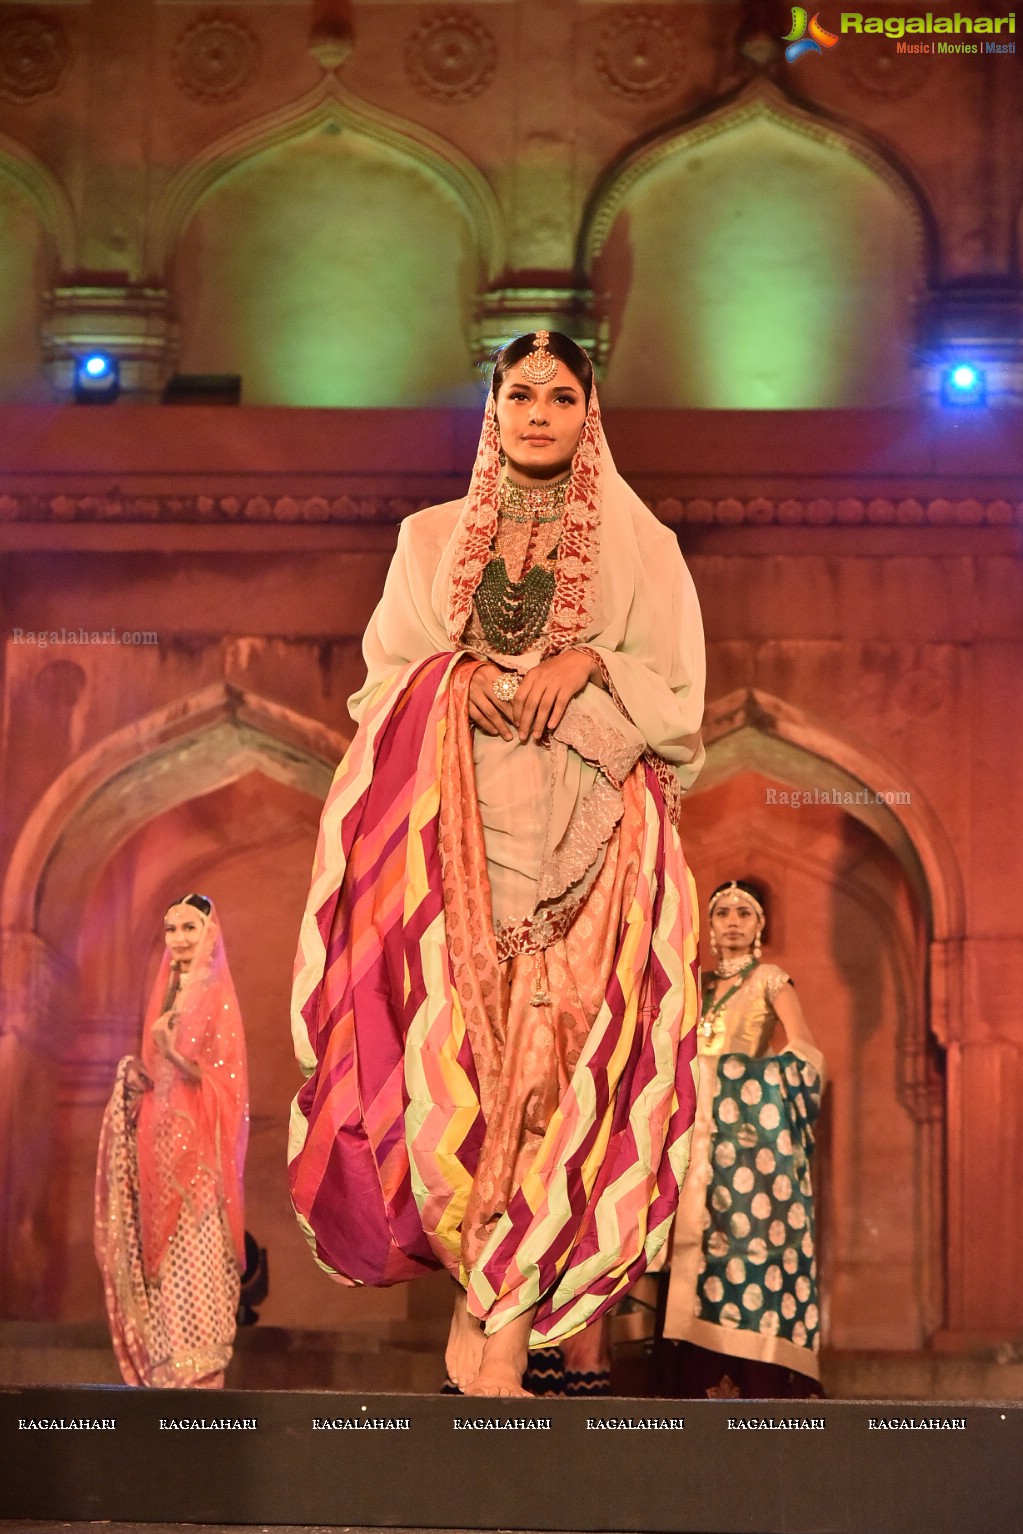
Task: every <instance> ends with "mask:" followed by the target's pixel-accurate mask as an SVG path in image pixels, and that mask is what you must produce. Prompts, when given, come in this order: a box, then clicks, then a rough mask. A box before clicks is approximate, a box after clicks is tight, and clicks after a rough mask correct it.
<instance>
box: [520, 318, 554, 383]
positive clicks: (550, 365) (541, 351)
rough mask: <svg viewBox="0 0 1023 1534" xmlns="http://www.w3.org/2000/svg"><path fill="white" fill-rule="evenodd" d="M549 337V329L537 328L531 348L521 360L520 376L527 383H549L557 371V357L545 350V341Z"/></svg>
mask: <svg viewBox="0 0 1023 1534" xmlns="http://www.w3.org/2000/svg"><path fill="white" fill-rule="evenodd" d="M550 338H551V333H550V331H549V330H538V331H537V332H536V339H535V340H534V342H533V350H532V351H531V352H530V353H529V355H528V356H527V357H524V358H523V360H522V376H523V378H524V379H526V381H527V382H528V383H531V384H545V383H550V381H551V379H552V378H553V377H554V375H555V373H556V372H557V371H558V359H557V357H554V356H552V355H551V353H550V352H549V351H548V350H547V342H548V341H549V340H550Z"/></svg>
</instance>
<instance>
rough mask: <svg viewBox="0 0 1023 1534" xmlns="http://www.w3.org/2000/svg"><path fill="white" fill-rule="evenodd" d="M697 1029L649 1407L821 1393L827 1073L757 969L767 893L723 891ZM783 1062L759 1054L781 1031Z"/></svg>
mask: <svg viewBox="0 0 1023 1534" xmlns="http://www.w3.org/2000/svg"><path fill="white" fill-rule="evenodd" d="M708 914H709V919H710V936H711V944H712V946H713V947H714V951H715V952H716V954H717V956H718V964H717V968H716V969H715V970H714V971H713V972H712V973H711V974H710V975H708V976H707V977H706V980H705V985H704V992H703V1012H702V1016H701V1020H700V1027H699V1054H700V1097H699V1108H698V1110H697V1117H696V1130H695V1132H694V1135H693V1150H692V1161H691V1164H690V1169H689V1176H688V1178H687V1180H686V1184H685V1187H684V1189H683V1192H682V1200H681V1203H680V1205H679V1212H678V1217H677V1219H676V1222H675V1230H674V1234H673V1238H672V1257H671V1279H670V1284H669V1287H668V1294H667V1306H666V1311H665V1314H664V1318H663V1329H661V1328H659V1334H658V1337H657V1339H656V1340H655V1343H654V1354H653V1363H652V1376H651V1388H652V1390H653V1393H654V1394H655V1395H663V1396H685V1397H689V1398H699V1397H702V1396H760V1397H765V1396H766V1397H770V1396H779V1397H789V1396H794V1397H798V1396H814V1395H819V1394H820V1388H819V1386H818V1384H817V1381H818V1379H819V1368H818V1347H819V1343H820V1314H819V1308H818V1300H817V1262H816V1256H815V1252H814V1210H813V1184H812V1180H811V1167H812V1160H813V1145H814V1124H815V1122H816V1119H817V1114H818V1111H819V1109H820V1099H821V1091H822V1088H823V1084H824V1082H823V1072H824V1062H823V1058H822V1056H821V1054H820V1052H819V1051H818V1050H817V1048H816V1047H815V1045H814V1041H813V1036H812V1034H811V1032H810V1028H809V1025H808V1024H807V1021H806V1018H805V1017H804V1016H803V1009H802V1007H801V1006H800V1004H799V998H798V997H797V995H796V992H795V987H794V986H793V984H792V981H791V979H790V978H789V976H788V975H787V974H786V973H785V971H784V970H783V969H780V968H779V967H778V965H777V964H767V963H764V962H762V960H761V958H760V947H761V941H762V939H763V936H764V929H765V908H764V896H763V892H762V891H761V890H760V889H759V888H758V887H757V886H756V885H755V884H751V883H748V882H747V881H746V880H732V881H731V882H730V883H728V884H722V885H720V886H719V887H718V889H716V890H715V891H714V893H713V895H712V896H711V899H710V906H709V913H708ZM779 1024H780V1025H781V1027H782V1029H783V1030H784V1033H785V1044H784V1047H783V1049H782V1051H781V1053H780V1054H769V1053H768V1051H769V1050H770V1049H771V1047H772V1035H773V1034H774V1032H775V1029H776V1028H777V1027H778V1025H779Z"/></svg>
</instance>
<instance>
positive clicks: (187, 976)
mask: <svg viewBox="0 0 1023 1534" xmlns="http://www.w3.org/2000/svg"><path fill="white" fill-rule="evenodd" d="M164 938H165V943H166V947H165V951H164V955H163V959H162V962H161V965H160V971H159V974H158V975H157V978H156V983H155V985H154V987H153V991H152V994H151V996H150V999H149V1006H148V1007H147V1008H146V1016H145V1024H144V1027H143V1034H142V1058H141V1060H139V1059H137V1058H136V1057H135V1056H131V1055H129V1056H126V1057H125V1059H123V1060H122V1061H121V1062H120V1064H119V1066H118V1068H117V1080H116V1083H115V1086H114V1092H113V1096H112V1097H111V1099H110V1102H109V1103H108V1105H107V1109H106V1112H105V1114H104V1117H103V1127H102V1130H101V1134H100V1146H99V1160H98V1164H97V1175H96V1210H95V1247H96V1257H97V1260H98V1262H99V1266H100V1272H101V1273H102V1275H103V1290H104V1294H105V1297H106V1306H107V1314H108V1317H109V1321H110V1331H111V1336H112V1338H113V1344H114V1352H115V1353H116V1355H117V1362H118V1365H119V1366H120V1370H121V1374H122V1376H123V1378H124V1379H125V1381H126V1382H127V1383H128V1384H129V1385H152V1386H159V1387H163V1388H168V1387H185V1386H193V1387H198V1388H203V1389H216V1388H218V1387H220V1386H222V1385H223V1383H224V1370H225V1369H226V1367H227V1364H228V1362H229V1360H230V1357H231V1351H232V1347H233V1344H234V1333H235V1315H236V1312H237V1308H238V1293H239V1286H240V1277H239V1276H240V1274H241V1271H242V1269H243V1267H244V1264H245V1225H244V1209H243V1197H242V1172H243V1167H244V1162H245V1147H246V1143H247V1139H248V1084H247V1073H246V1062H245V1037H244V1033H243V1031H242V1020H241V1014H240V1012H239V1010H238V1000H237V997H236V996H235V991H234V986H233V984H232V983H231V974H230V971H229V969H228V967H227V958H226V956H225V953H224V943H223V938H222V936H221V932H220V925H219V923H218V921H217V916H216V912H215V910H214V909H213V905H212V902H211V901H209V900H208V899H207V898H206V896H205V895H187V896H185V897H184V899H182V900H181V901H178V902H176V903H175V904H174V905H172V906H171V907H170V909H169V910H168V911H167V914H166V916H165V917H164Z"/></svg>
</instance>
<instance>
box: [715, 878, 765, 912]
mask: <svg viewBox="0 0 1023 1534" xmlns="http://www.w3.org/2000/svg"><path fill="white" fill-rule="evenodd" d="M725 900H728V901H732V900H735V901H737V902H740V903H741V902H743V901H746V902H748V903H749V904H750V905H751V906H752V907H753V909H754V911H756V913H757V915H758V916H759V917H760V920H761V921H763V919H764V908H763V906H762V905H761V904H760V901H759V900H758V899H757V897H756V895H751V894H750V892H749V890H744V889H743V887H742V885H741V884H737V883H736V882H735V880H734V879H733V880H732V882H731V884H726V885H725V887H724V889H720V890H717V891H716V892H715V893H714V894H713V895H711V897H710V903H709V904H708V906H707V915H708V916H713V915H714V912H715V911H716V910H717V908H718V906H719V905H721V903H722V901H725Z"/></svg>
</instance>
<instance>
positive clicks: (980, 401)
mask: <svg viewBox="0 0 1023 1534" xmlns="http://www.w3.org/2000/svg"><path fill="white" fill-rule="evenodd" d="M941 400H942V404H945V405H984V404H986V403H987V380H986V378H985V376H984V370H983V368H979V367H975V366H974V364H973V363H972V362H955V363H952V364H951V365H950V366H949V367H947V368H945V370H944V372H943V373H942V375H941Z"/></svg>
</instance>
